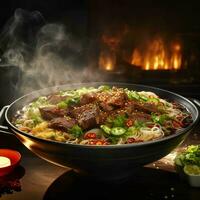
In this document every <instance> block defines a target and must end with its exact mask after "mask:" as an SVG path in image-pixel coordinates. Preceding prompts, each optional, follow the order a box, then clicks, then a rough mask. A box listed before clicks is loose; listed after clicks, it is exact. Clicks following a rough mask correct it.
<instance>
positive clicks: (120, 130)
mask: <svg viewBox="0 0 200 200" xmlns="http://www.w3.org/2000/svg"><path fill="white" fill-rule="evenodd" d="M125 132H126V129H125V128H122V127H114V128H112V129H111V134H112V135H114V136H121V135H123V134H124V133H125Z"/></svg>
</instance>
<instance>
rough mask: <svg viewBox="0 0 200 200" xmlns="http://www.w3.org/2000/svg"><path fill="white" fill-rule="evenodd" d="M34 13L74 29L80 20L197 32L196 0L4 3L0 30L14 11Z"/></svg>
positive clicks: (198, 10)
mask: <svg viewBox="0 0 200 200" xmlns="http://www.w3.org/2000/svg"><path fill="white" fill-rule="evenodd" d="M17 8H22V9H26V10H28V11H33V10H38V11H40V12H41V13H42V14H43V16H44V18H45V19H46V20H47V21H48V22H61V23H65V24H67V25H68V26H69V24H70V25H71V26H72V25H73V27H72V29H78V27H80V26H82V23H83V21H87V24H85V25H86V28H87V29H91V28H92V27H90V25H92V26H95V23H96V25H99V24H101V23H105V24H109V23H112V22H113V21H114V22H115V21H117V22H118V23H120V22H124V23H129V24H130V23H132V24H133V25H138V26H144V25H145V26H147V27H150V28H152V27H153V28H154V29H155V30H156V29H157V30H159V29H165V30H170V29H174V30H179V31H199V30H200V5H199V1H197V0H190V1H172V0H164V1H155V0H144V1H142V0H141V1H138V0H137V1H136V0H108V1H107V0H93V1H92V0H43V1H41V0H32V1H27V0H7V1H4V2H3V4H1V7H0V27H1V28H2V27H3V25H4V24H5V22H6V21H7V20H8V19H9V18H10V17H11V16H12V15H13V13H14V11H15V9H17Z"/></svg>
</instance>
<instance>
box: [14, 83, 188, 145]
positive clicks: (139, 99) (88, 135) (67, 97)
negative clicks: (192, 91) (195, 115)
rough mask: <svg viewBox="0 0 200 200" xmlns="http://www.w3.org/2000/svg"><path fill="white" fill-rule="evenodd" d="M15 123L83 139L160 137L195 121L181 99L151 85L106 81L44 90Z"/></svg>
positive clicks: (48, 135)
mask: <svg viewBox="0 0 200 200" xmlns="http://www.w3.org/2000/svg"><path fill="white" fill-rule="evenodd" d="M13 122H14V124H15V126H16V127H17V128H18V129H20V130H22V131H25V132H27V133H29V134H32V135H35V136H37V137H40V138H43V139H48V140H54V141H60V142H65V143H74V144H83V145H115V144H116V145H119V144H131V143H139V142H145V141H150V140H156V139H159V138H162V137H165V136H168V135H171V134H174V133H175V132H176V131H177V130H179V129H182V128H185V127H187V126H189V125H190V124H191V123H192V118H191V114H190V113H189V112H188V111H187V110H186V109H185V108H184V107H183V106H181V105H179V104H177V103H175V102H168V101H167V100H165V99H162V98H160V97H159V96H158V95H156V94H155V93H152V92H149V91H133V90H129V89H127V88H119V87H109V86H100V87H98V88H93V87H89V88H85V87H84V88H80V89H76V90H67V91H59V92H57V93H54V94H50V95H47V96H41V97H39V98H37V99H36V100H34V101H32V102H31V103H30V104H28V105H26V106H25V107H23V109H22V110H19V111H18V112H17V114H16V116H15V118H14V119H13Z"/></svg>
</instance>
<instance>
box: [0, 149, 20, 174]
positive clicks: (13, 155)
mask: <svg viewBox="0 0 200 200" xmlns="http://www.w3.org/2000/svg"><path fill="white" fill-rule="evenodd" d="M0 156H4V157H7V158H9V159H10V162H11V165H10V166H7V167H2V168H0V176H5V175H7V174H9V173H11V172H12V171H13V170H14V169H15V167H16V166H18V165H19V163H20V160H21V154H20V153H19V152H18V151H15V150H11V149H0Z"/></svg>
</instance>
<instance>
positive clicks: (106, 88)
mask: <svg viewBox="0 0 200 200" xmlns="http://www.w3.org/2000/svg"><path fill="white" fill-rule="evenodd" d="M98 89H99V90H101V91H107V90H110V89H111V88H110V86H109V85H101V86H100V87H99V88H98Z"/></svg>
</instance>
